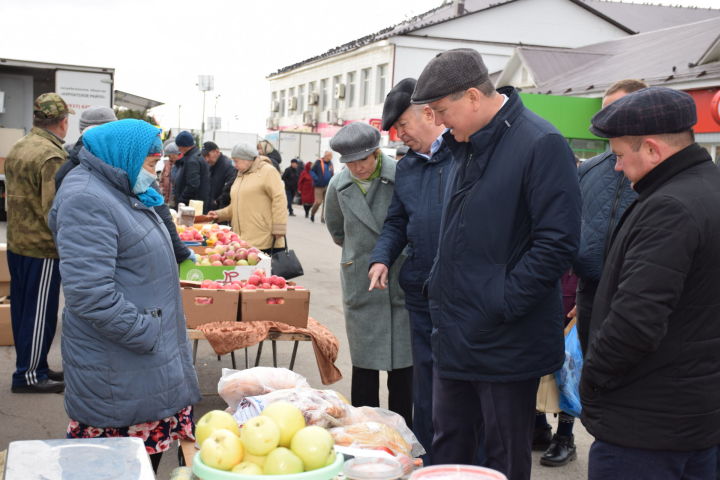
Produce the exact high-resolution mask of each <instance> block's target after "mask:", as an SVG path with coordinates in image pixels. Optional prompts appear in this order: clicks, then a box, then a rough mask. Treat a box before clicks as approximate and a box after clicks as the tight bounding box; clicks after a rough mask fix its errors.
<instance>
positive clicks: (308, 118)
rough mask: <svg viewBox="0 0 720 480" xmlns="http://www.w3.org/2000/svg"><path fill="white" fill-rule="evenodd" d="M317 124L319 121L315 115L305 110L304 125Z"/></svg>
mask: <svg viewBox="0 0 720 480" xmlns="http://www.w3.org/2000/svg"><path fill="white" fill-rule="evenodd" d="M316 123H317V119H316V118H315V114H314V113H313V112H312V111H310V110H305V111H304V112H303V124H305V125H315V124H316Z"/></svg>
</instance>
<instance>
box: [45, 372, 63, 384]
mask: <svg viewBox="0 0 720 480" xmlns="http://www.w3.org/2000/svg"><path fill="white" fill-rule="evenodd" d="M48 378H49V379H50V380H55V381H56V382H64V381H65V374H64V373H63V371H62V370H60V371H57V372H56V371H55V370H52V369H48Z"/></svg>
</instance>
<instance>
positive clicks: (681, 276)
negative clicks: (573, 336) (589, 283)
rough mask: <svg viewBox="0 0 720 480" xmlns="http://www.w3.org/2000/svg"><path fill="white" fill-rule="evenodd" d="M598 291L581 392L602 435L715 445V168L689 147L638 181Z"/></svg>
mask: <svg viewBox="0 0 720 480" xmlns="http://www.w3.org/2000/svg"><path fill="white" fill-rule="evenodd" d="M634 188H635V190H636V191H637V192H638V194H639V196H638V198H637V200H636V201H635V203H633V204H632V205H631V206H630V207H629V208H628V209H627V211H626V212H625V215H624V216H623V218H622V219H621V220H620V226H619V227H618V229H617V230H616V231H615V234H614V235H613V237H612V238H611V248H610V252H609V253H608V256H607V259H606V261H605V268H604V269H603V273H602V277H601V279H600V284H599V286H598V290H597V296H596V297H595V305H594V307H593V315H592V320H591V323H590V347H589V350H588V353H587V355H586V357H585V362H584V367H583V373H582V379H581V386H580V394H581V397H582V402H583V414H582V420H583V423H584V424H585V426H586V427H587V429H588V431H589V432H590V433H591V434H592V435H593V436H594V437H595V438H597V439H598V440H603V441H605V442H609V443H613V444H616V445H620V446H624V447H632V448H643V449H651V450H673V451H690V450H699V449H704V448H708V447H711V446H715V445H718V444H720V375H719V374H718V372H720V321H718V319H719V318H720V303H718V294H717V286H718V285H720V249H719V248H718V238H720V210H718V209H717V208H716V206H717V205H720V171H718V168H717V167H716V166H715V165H714V164H713V163H712V160H711V159H710V155H709V154H708V153H707V152H706V151H705V150H704V149H703V148H702V147H700V146H699V145H697V144H693V145H691V146H689V147H687V148H685V149H684V150H682V151H680V152H678V153H677V154H675V155H673V156H672V157H670V158H668V159H667V160H665V161H664V162H663V163H661V164H660V165H658V166H657V167H656V168H654V169H653V170H651V171H650V173H648V174H647V175H646V176H645V177H644V178H642V179H641V180H640V181H638V182H637V184H636V185H635V186H634Z"/></svg>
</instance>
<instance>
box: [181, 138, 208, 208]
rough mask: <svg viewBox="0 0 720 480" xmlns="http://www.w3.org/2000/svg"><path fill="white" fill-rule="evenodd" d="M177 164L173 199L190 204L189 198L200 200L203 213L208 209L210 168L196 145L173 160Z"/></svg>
mask: <svg viewBox="0 0 720 480" xmlns="http://www.w3.org/2000/svg"><path fill="white" fill-rule="evenodd" d="M175 165H177V166H178V175H177V180H176V181H175V186H174V188H175V201H176V202H177V203H184V204H185V205H189V204H190V200H202V201H203V202H204V204H203V213H207V212H208V210H209V209H210V208H209V207H210V169H209V168H208V164H207V162H206V161H205V159H204V158H202V156H201V155H200V151H199V150H198V148H197V147H193V148H192V149H190V150H188V151H187V152H186V153H185V154H184V155H183V157H182V158H181V159H179V160H178V161H177V162H175Z"/></svg>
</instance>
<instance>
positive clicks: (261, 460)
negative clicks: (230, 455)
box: [243, 450, 267, 468]
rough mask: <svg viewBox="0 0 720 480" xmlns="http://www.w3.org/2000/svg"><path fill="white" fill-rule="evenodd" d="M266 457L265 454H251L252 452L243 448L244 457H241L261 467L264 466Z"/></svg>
mask: <svg viewBox="0 0 720 480" xmlns="http://www.w3.org/2000/svg"><path fill="white" fill-rule="evenodd" d="M266 459H267V455H262V456H261V455H253V454H252V453H250V452H248V451H247V450H245V457H244V458H243V461H245V462H250V463H254V464H255V465H257V466H258V467H260V468H262V467H264V466H265V460H266Z"/></svg>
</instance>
